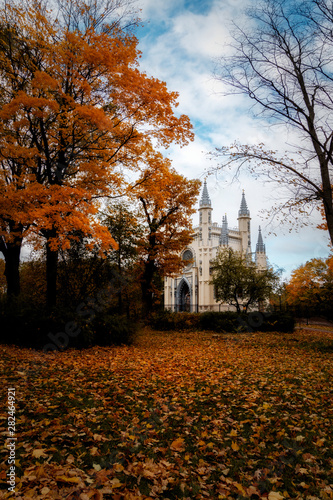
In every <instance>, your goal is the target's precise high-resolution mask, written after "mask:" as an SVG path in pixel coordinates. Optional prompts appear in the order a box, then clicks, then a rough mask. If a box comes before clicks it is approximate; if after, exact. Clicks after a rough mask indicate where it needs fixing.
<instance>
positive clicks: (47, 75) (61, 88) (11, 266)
mask: <svg viewBox="0 0 333 500" xmlns="http://www.w3.org/2000/svg"><path fill="white" fill-rule="evenodd" d="M110 4H111V5H113V9H114V10H116V9H117V8H118V7H121V6H122V2H120V3H117V4H116V3H114V2H108V3H107V5H110ZM96 5H98V2H97V3H94V2H92V3H89V2H88V3H85V2H84V0H82V1H81V0H80V1H78V2H74V1H72V0H63V1H61V2H60V3H59V10H58V12H57V14H55V12H52V10H50V9H49V8H48V5H46V6H45V5H44V4H43V5H42V4H41V3H40V2H38V1H29V2H27V3H25V4H22V5H19V4H17V5H16V4H7V3H6V4H5V5H4V6H3V7H2V9H1V11H0V82H1V83H0V119H1V120H0V121H1V124H0V190H1V194H2V201H1V203H0V231H1V232H0V236H1V241H0V250H1V251H2V252H3V254H4V256H5V259H6V271H7V273H6V275H7V279H8V280H9V281H8V290H9V293H10V294H14V295H17V294H18V293H19V280H18V278H19V277H18V264H19V258H20V249H21V246H22V241H23V238H25V237H26V236H29V235H30V237H31V238H32V237H33V236H35V238H37V240H38V239H40V237H42V238H44V239H45V242H46V250H47V269H48V272H47V286H48V302H49V304H50V305H54V304H55V301H56V277H57V265H58V252H59V249H66V248H68V247H69V246H70V242H71V238H72V236H71V235H72V234H73V232H75V231H81V232H82V233H83V234H85V235H86V236H88V237H89V238H91V240H93V241H96V242H98V243H99V244H100V246H101V250H107V249H110V248H112V247H113V248H115V246H116V245H115V242H114V240H113V238H112V236H111V235H110V233H109V231H107V229H106V228H105V227H103V225H101V224H100V222H99V221H98V219H97V218H96V213H97V210H98V207H99V200H101V199H102V198H104V197H107V196H111V195H114V194H115V193H116V192H117V193H118V192H119V190H120V188H122V189H123V190H124V189H125V187H126V186H125V184H126V182H125V178H124V172H125V171H128V170H133V171H135V172H140V171H141V170H142V169H143V168H145V165H146V164H147V163H149V161H150V157H151V155H153V154H154V153H153V151H154V148H153V143H154V145H157V146H163V147H168V146H169V145H170V144H171V143H172V142H174V143H177V144H181V145H184V144H186V143H187V142H188V141H189V140H191V139H192V137H193V136H192V132H191V124H190V122H189V119H188V117H187V116H183V115H182V116H179V117H176V115H175V114H174V109H175V107H176V106H177V97H178V95H177V93H175V92H169V91H168V90H167V88H166V85H165V84H164V83H163V82H161V81H159V80H157V79H156V78H151V77H148V76H147V75H146V74H145V73H143V72H141V71H140V70H139V68H138V58H139V51H138V48H137V44H138V41H137V38H136V37H135V35H134V34H133V32H132V31H131V30H127V29H126V26H125V27H124V26H122V23H121V21H119V22H111V21H112V19H111V20H110V19H108V12H101V13H100V14H99V17H97V18H96V15H97V14H96V12H98V9H97V7H96ZM96 9H97V10H96Z"/></svg>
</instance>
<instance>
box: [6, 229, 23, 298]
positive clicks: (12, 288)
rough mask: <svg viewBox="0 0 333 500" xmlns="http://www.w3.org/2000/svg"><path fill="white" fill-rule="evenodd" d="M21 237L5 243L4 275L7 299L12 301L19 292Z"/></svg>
mask: <svg viewBox="0 0 333 500" xmlns="http://www.w3.org/2000/svg"><path fill="white" fill-rule="evenodd" d="M21 247H22V239H21V238H16V240H15V242H14V243H10V244H7V249H6V255H5V276H6V280H7V300H8V302H12V301H13V299H14V297H17V296H18V295H19V293H20V289H21V288H20V272H19V267H20V254H21Z"/></svg>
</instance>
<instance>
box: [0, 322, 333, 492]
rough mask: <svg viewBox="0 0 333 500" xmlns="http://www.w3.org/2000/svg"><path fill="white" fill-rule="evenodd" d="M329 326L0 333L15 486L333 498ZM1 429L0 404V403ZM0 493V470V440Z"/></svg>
mask: <svg viewBox="0 0 333 500" xmlns="http://www.w3.org/2000/svg"><path fill="white" fill-rule="evenodd" d="M332 356H333V333H332V334H329V333H321V332H319V331H310V330H298V331H296V332H295V333H293V334H289V335H287V334H279V333H275V334H239V335H238V336H237V335H213V334H209V333H200V334H198V333H186V334H175V333H164V334H160V333H154V332H147V331H146V332H144V333H142V334H141V335H140V337H139V338H138V340H137V341H136V343H135V345H133V346H131V347H116V348H93V349H89V350H85V351H75V350H68V351H65V352H60V353H51V354H42V353H39V352H36V351H33V350H28V349H18V348H14V347H7V346H0V359H1V362H0V363H1V368H2V371H3V374H2V386H3V388H4V400H3V405H2V408H5V411H6V404H7V403H6V399H7V389H6V388H7V387H15V388H16V402H15V405H16V437H17V441H16V459H17V462H16V473H17V487H16V498H18V499H29V498H32V499H50V500H51V499H64V498H65V499H80V500H87V499H95V500H99V499H115V500H117V499H123V498H124V499H128V500H130V499H131V500H132V499H141V498H143V499H148V498H152V499H154V498H165V499H177V498H188V499H200V498H209V499H215V498H216V499H218V498H221V499H223V498H229V499H244V498H245V499H262V498H263V499H266V498H268V499H269V500H279V499H283V498H298V499H308V500H315V499H325V500H326V499H332V498H333V446H332V444H333V442H332V441H333V438H332V420H333V419H332V399H333V384H332V371H333V357H332ZM1 418H2V420H1V422H0V425H1V433H2V436H3V438H4V441H5V439H6V437H7V415H6V413H5V412H3V413H2V414H1ZM1 458H2V465H1V475H0V481H1V484H0V486H1V489H0V498H14V496H13V494H9V493H8V490H7V487H8V484H7V483H6V481H7V477H6V474H7V473H8V463H7V460H8V449H6V448H3V449H2V457H1Z"/></svg>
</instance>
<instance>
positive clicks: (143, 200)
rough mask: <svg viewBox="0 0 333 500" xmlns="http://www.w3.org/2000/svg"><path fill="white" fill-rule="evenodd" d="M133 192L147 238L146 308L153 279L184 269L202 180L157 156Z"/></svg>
mask: <svg viewBox="0 0 333 500" xmlns="http://www.w3.org/2000/svg"><path fill="white" fill-rule="evenodd" d="M142 179H144V182H142V183H138V186H137V187H136V189H134V192H133V195H134V196H135V198H136V199H137V200H138V201H139V204H140V206H141V213H142V225H143V227H144V237H143V238H142V240H141V242H140V243H139V250H138V251H139V267H140V282H141V292H142V301H143V309H144V312H145V313H149V312H150V311H151V309H152V305H153V293H154V287H153V278H154V276H156V275H157V274H158V275H159V276H161V277H164V276H171V275H173V274H175V273H177V272H179V270H180V269H181V267H182V266H183V262H182V260H181V257H180V252H181V250H183V249H184V248H185V247H186V246H187V245H188V244H189V243H190V242H191V240H192V233H193V231H192V220H191V216H192V214H193V213H194V211H195V209H194V205H195V203H196V200H197V196H198V194H199V189H200V181H198V180H189V179H186V178H185V177H184V176H182V175H180V174H178V173H177V172H176V171H175V169H174V168H172V167H171V164H170V162H169V161H168V160H166V159H164V158H162V157H161V156H160V155H156V157H155V161H154V162H152V163H151V165H150V166H149V167H148V168H147V169H146V170H145V172H144V173H143V177H142Z"/></svg>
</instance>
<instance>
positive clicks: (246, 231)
mask: <svg viewBox="0 0 333 500" xmlns="http://www.w3.org/2000/svg"><path fill="white" fill-rule="evenodd" d="M250 221H251V217H250V210H249V209H248V208H247V203H246V199H245V193H244V190H243V194H242V201H241V206H240V209H239V211H238V228H239V232H240V234H241V238H242V253H243V254H244V255H250V254H251V225H250Z"/></svg>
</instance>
